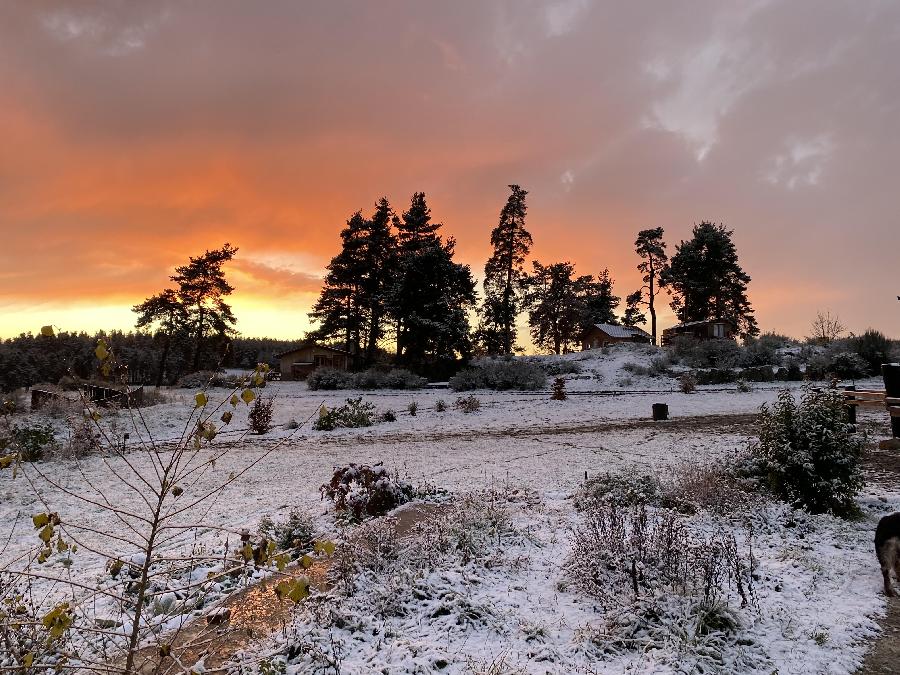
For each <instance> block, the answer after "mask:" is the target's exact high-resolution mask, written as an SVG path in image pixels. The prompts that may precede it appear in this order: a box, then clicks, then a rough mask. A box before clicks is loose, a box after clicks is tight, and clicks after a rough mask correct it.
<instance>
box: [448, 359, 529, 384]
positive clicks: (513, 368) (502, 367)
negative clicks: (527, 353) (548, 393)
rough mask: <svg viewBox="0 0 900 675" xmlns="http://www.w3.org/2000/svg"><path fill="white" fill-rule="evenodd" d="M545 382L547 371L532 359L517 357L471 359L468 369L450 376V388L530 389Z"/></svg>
mask: <svg viewBox="0 0 900 675" xmlns="http://www.w3.org/2000/svg"><path fill="white" fill-rule="evenodd" d="M546 385H547V374H546V373H545V372H544V371H543V370H542V369H541V368H540V367H539V366H538V365H536V364H535V363H534V362H532V361H527V360H524V359H517V358H490V359H478V360H476V361H473V362H472V364H471V367H470V368H466V369H465V370H461V371H460V372H458V373H457V374H456V375H454V376H453V377H451V378H450V388H451V389H453V390H454V391H471V390H473V389H496V390H498V391H504V390H509V389H516V390H520V391H534V390H537V389H542V388H543V387H545V386H546Z"/></svg>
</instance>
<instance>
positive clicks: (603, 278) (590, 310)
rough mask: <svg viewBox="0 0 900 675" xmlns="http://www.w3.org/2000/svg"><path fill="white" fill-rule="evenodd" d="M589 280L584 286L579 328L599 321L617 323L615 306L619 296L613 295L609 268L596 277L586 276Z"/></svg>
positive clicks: (587, 326)
mask: <svg viewBox="0 0 900 675" xmlns="http://www.w3.org/2000/svg"><path fill="white" fill-rule="evenodd" d="M588 278H589V279H590V281H589V282H587V283H586V284H585V287H584V290H583V292H584V298H583V315H582V319H581V329H582V330H585V329H587V328H589V327H590V326H593V325H596V324H599V323H609V324H613V325H615V324H617V323H619V320H618V318H617V317H616V314H615V312H616V308H617V307H618V306H619V301H620V299H619V297H618V296H616V295H613V280H612V277H611V276H610V275H609V270H608V269H604V270H603V271H602V272H601V273H600V274H598V275H597V278H596V279H594V278H593V277H588Z"/></svg>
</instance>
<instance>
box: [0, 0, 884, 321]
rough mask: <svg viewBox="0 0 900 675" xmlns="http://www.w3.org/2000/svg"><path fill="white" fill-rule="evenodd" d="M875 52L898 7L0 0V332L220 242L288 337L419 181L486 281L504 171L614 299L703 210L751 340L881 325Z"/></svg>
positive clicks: (250, 311) (879, 81)
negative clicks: (350, 241)
mask: <svg viewBox="0 0 900 675" xmlns="http://www.w3.org/2000/svg"><path fill="white" fill-rule="evenodd" d="M898 60H900V2H894V1H892V0H885V1H883V2H877V1H870V0H854V1H853V2H848V1H846V0H842V1H832V0H790V1H785V2H776V1H758V2H753V1H746V2H745V1H741V2H722V1H721V0H709V1H700V0H697V1H694V0H685V1H683V2H669V1H664V0H660V1H658V2H649V1H648V2H644V1H639V0H638V1H635V2H627V3H624V2H599V1H592V0H553V1H547V2H535V1H530V0H507V1H499V0H496V1H495V0H455V1H454V2H436V1H435V2H427V1H420V0H409V1H399V0H384V1H379V2H368V1H365V0H359V1H357V2H347V1H344V0H329V1H327V2H326V1H324V0H323V1H321V2H312V1H311V2H293V1H291V2H287V1H285V2H281V1H279V0H268V1H267V2H260V3H255V2H254V3H251V2H238V1H229V0H215V1H213V0H206V1H204V0H184V1H183V2H152V1H149V0H148V1H146V2H124V1H123V2H90V1H79V2H70V3H59V2H50V1H47V2H30V1H28V0H21V1H19V2H14V1H12V0H0V337H11V336H13V335H17V334H19V333H21V332H24V331H34V332H36V331H38V330H39V329H40V327H41V326H42V325H44V324H54V325H56V326H58V327H59V328H61V329H63V330H88V331H94V330H97V329H129V328H131V327H132V326H133V324H134V318H135V315H134V314H133V313H132V312H131V309H130V308H131V306H132V305H134V304H137V303H139V302H140V301H141V300H143V299H144V298H145V297H147V296H149V295H152V294H153V293H156V292H159V291H160V290H162V289H163V288H165V287H166V286H167V285H168V284H169V279H168V277H169V275H171V274H172V273H173V272H172V271H173V268H174V266H175V265H178V264H182V263H184V262H186V261H187V258H188V256H190V255H198V254H200V253H202V252H203V251H204V250H206V249H208V248H216V247H218V246H221V244H223V243H224V242H230V243H231V244H233V245H234V246H237V247H238V248H239V249H240V250H239V253H238V256H237V257H236V259H235V260H234V262H233V263H232V264H231V265H230V266H229V267H228V268H226V269H227V270H228V274H229V278H230V279H231V281H232V283H233V285H234V286H235V288H236V290H235V293H234V294H233V296H231V299H232V301H233V302H232V304H233V306H234V310H235V313H236V314H237V316H238V319H239V324H238V328H239V329H240V330H241V332H242V333H243V334H245V335H248V336H262V335H268V336H272V337H281V338H299V337H301V336H302V334H303V332H305V331H306V330H307V329H308V328H309V326H310V324H309V322H308V318H307V316H306V313H307V312H308V311H309V309H310V307H311V305H312V303H313V302H314V301H315V298H316V296H317V294H318V290H319V288H320V283H321V277H322V274H323V270H324V267H325V265H327V263H328V261H329V259H330V258H331V257H332V256H333V255H334V254H335V253H337V250H338V246H339V239H338V233H339V232H340V230H341V228H342V227H343V225H344V223H345V221H346V219H347V218H348V217H349V216H350V215H351V214H352V213H353V212H354V211H356V210H358V209H362V210H363V211H364V212H370V211H372V210H373V209H374V204H375V201H376V200H377V199H378V198H380V197H381V196H387V197H388V199H390V200H391V203H392V204H393V205H394V207H395V208H396V209H397V210H398V211H402V210H403V209H404V208H405V207H406V206H407V205H408V203H409V198H410V196H411V195H412V193H413V192H415V191H424V192H425V193H426V195H427V198H428V202H429V204H430V205H431V207H432V211H433V214H434V217H435V219H436V220H439V221H441V222H443V223H444V232H445V234H447V235H452V236H454V237H456V239H457V242H458V244H457V251H458V258H459V260H460V261H462V262H465V263H467V264H470V265H471V266H472V269H473V271H474V272H475V273H476V274H477V275H480V274H481V273H482V270H483V266H484V261H485V260H486V258H487V256H488V254H489V238H490V231H491V229H492V228H493V227H494V226H495V225H496V223H497V219H498V214H499V211H500V209H501V207H502V206H503V204H504V202H505V201H506V197H507V195H508V188H507V185H508V184H510V183H518V184H520V185H522V186H523V187H524V188H526V189H527V190H528V191H529V197H528V206H529V212H528V219H527V226H528V229H529V230H530V231H531V233H532V235H533V237H534V249H533V251H532V257H533V258H535V259H538V260H540V261H541V262H543V263H550V262H556V261H561V260H570V261H572V262H574V263H575V264H576V267H577V269H578V272H579V273H581V274H591V273H594V274H595V273H597V272H599V271H601V270H602V269H604V268H609V270H610V272H611V273H612V275H613V277H614V279H615V280H616V286H615V290H616V292H617V294H618V295H620V296H622V297H624V296H625V295H627V294H628V293H629V292H630V291H632V290H634V289H635V288H637V287H638V286H639V285H640V277H639V273H638V272H637V270H636V269H635V266H636V265H637V263H638V260H637V258H636V256H635V254H634V251H633V244H634V239H635V236H636V233H637V232H638V231H639V230H641V229H644V228H648V227H664V228H665V231H666V239H667V241H668V244H669V249H670V253H671V252H672V251H673V250H674V247H675V245H676V244H677V243H678V242H680V241H681V240H682V239H686V238H689V236H690V231H691V228H692V226H693V225H694V224H695V223H698V222H700V221H702V220H711V221H714V222H721V223H724V224H725V225H726V226H727V227H728V228H729V229H732V230H733V231H734V240H735V242H736V245H737V250H738V254H739V256H740V261H741V264H742V265H743V267H744V270H745V271H746V272H747V273H748V274H749V275H750V276H751V277H752V281H751V282H750V286H749V295H750V299H751V301H752V303H753V305H754V307H755V309H756V314H757V318H758V321H759V323H760V327H761V328H762V330H763V331H777V332H782V333H787V334H789V335H793V336H796V337H802V336H803V335H805V334H807V333H808V331H809V326H810V323H811V322H812V320H813V318H814V317H815V315H816V313H817V312H818V311H825V310H828V311H831V313H832V314H837V315H838V316H839V317H840V318H841V320H842V322H843V323H844V324H845V325H846V327H847V328H848V330H851V331H854V332H857V333H858V332H861V331H863V330H865V329H866V328H867V327H875V328H878V329H880V330H882V331H884V332H886V333H888V334H891V335H893V336H895V337H900V302H898V300H897V296H898V294H900V262H898V261H900V208H898V205H900V201H898V195H897V192H898V187H900V184H898V176H900V171H898V168H900V167H898V161H900V159H898V158H900V133H898V131H897V129H898V127H897V124H898V119H900V70H898V67H897V63H898ZM672 323H673V317H672V316H671V312H670V311H669V309H668V307H667V306H666V307H665V311H664V312H663V313H662V314H661V326H662V327H665V326H666V325H671V324H672Z"/></svg>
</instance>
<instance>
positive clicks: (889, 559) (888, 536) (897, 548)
mask: <svg viewBox="0 0 900 675" xmlns="http://www.w3.org/2000/svg"><path fill="white" fill-rule="evenodd" d="M875 555H877V556H878V562H879V563H880V564H881V574H882V576H884V594H885V595H889V596H891V597H893V596H895V595H896V593H894V589H893V588H891V570H892V569H893V570H894V574H895V575H896V576H897V579H898V581H900V513H892V514H891V515H889V516H885V517H884V518H882V519H881V520H879V521H878V527H876V528H875Z"/></svg>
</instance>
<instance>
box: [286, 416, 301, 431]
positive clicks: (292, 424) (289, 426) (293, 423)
mask: <svg viewBox="0 0 900 675" xmlns="http://www.w3.org/2000/svg"><path fill="white" fill-rule="evenodd" d="M283 428H284V429H285V430H287V431H293V430H294V429H299V428H300V423H299V422H298V421H297V420H295V419H294V418H293V417H292V418H291V419H289V420H288V421H287V422H285V423H284V427H283Z"/></svg>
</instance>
